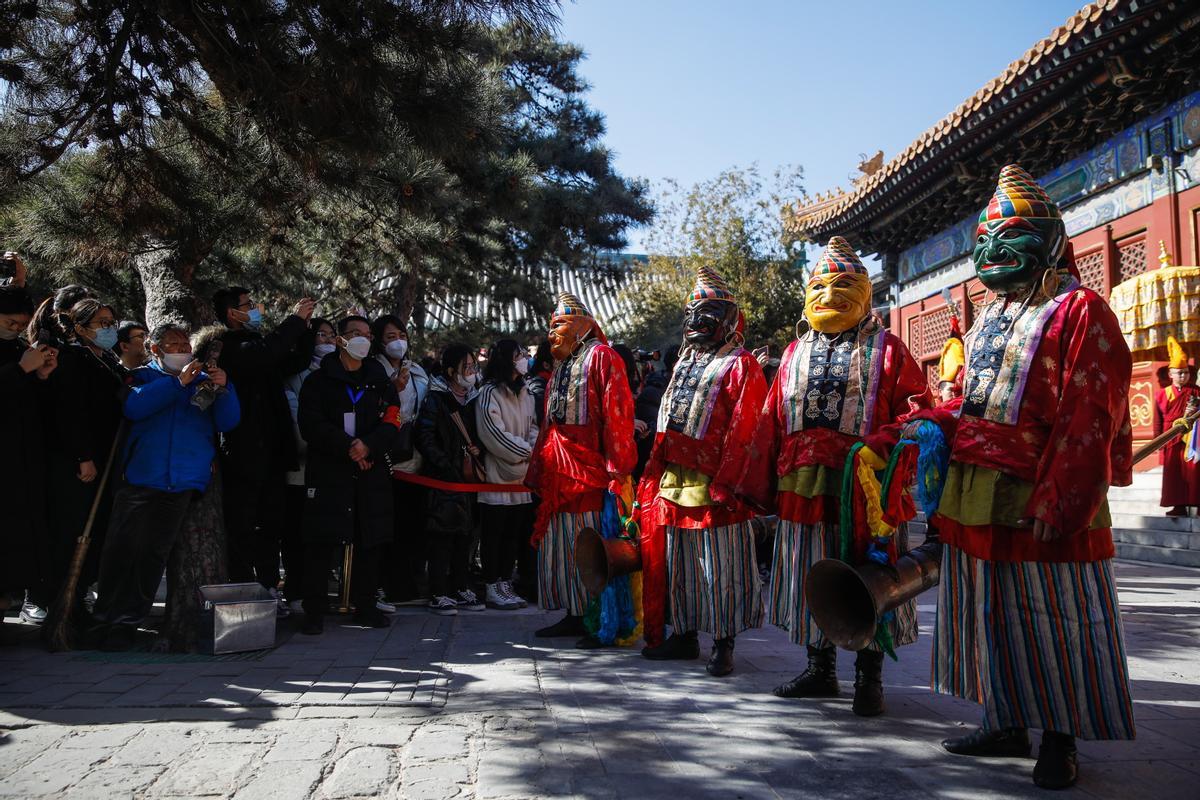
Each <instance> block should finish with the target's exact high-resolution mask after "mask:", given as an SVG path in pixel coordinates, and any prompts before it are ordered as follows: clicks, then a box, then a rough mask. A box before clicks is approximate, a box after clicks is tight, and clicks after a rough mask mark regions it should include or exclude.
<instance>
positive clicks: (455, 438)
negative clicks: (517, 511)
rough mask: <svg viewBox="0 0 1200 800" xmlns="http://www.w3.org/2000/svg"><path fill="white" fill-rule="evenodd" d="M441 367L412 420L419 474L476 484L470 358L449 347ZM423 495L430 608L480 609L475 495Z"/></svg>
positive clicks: (462, 349)
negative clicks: (473, 572) (473, 574)
mask: <svg viewBox="0 0 1200 800" xmlns="http://www.w3.org/2000/svg"><path fill="white" fill-rule="evenodd" d="M441 365H442V373H443V376H442V377H438V378H434V379H433V382H432V383H431V384H430V387H429V394H428V395H426V397H425V402H424V403H423V404H422V405H421V414H420V416H419V417H418V418H417V429H416V432H415V438H416V447H417V450H418V451H420V453H421V463H422V473H423V474H425V475H428V476H430V477H432V478H437V479H439V480H443V481H449V482H451V483H475V482H478V481H481V480H482V479H483V467H482V461H483V450H482V449H481V448H480V447H479V444H478V439H477V437H476V433H475V413H474V410H473V408H472V407H471V403H472V401H474V399H475V389H476V386H477V385H478V382H479V371H478V367H477V365H476V362H475V356H474V354H473V353H472V352H471V349H470V348H469V347H467V346H466V345H461V344H452V345H450V346H449V347H447V348H446V349H445V350H443V351H442V358H441ZM426 496H427V501H426V506H425V508H426V514H425V537H426V545H427V547H428V553H429V595H430V600H429V610H430V611H432V612H433V613H435V614H442V615H453V614H457V613H458V612H459V610H464V611H482V610H483V609H484V604H483V603H481V602H480V601H479V599H478V598H477V597H476V595H475V593H474V592H473V591H471V588H470V586H469V585H468V575H467V570H468V567H469V565H470V559H471V532H472V530H473V528H474V524H475V496H474V495H472V494H470V493H467V492H449V491H443V490H441V489H430V490H429V491H428V493H427V495H426Z"/></svg>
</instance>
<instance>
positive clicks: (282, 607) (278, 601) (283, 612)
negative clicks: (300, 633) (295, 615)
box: [267, 589, 292, 619]
mask: <svg viewBox="0 0 1200 800" xmlns="http://www.w3.org/2000/svg"><path fill="white" fill-rule="evenodd" d="M267 591H268V592H270V593H271V597H272V598H274V600H275V616H276V617H277V618H279V619H283V618H285V617H290V616H291V615H292V607H291V606H289V605H288V601H287V598H285V597H284V596H283V595H282V594H281V593H280V591H279V590H278V589H267Z"/></svg>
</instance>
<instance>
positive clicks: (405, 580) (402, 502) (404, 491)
mask: <svg viewBox="0 0 1200 800" xmlns="http://www.w3.org/2000/svg"><path fill="white" fill-rule="evenodd" d="M371 333H372V334H374V337H375V358H376V359H377V360H378V361H379V363H380V364H382V365H383V368H384V369H385V370H386V371H387V374H388V377H389V378H390V379H391V381H392V384H393V385H394V386H395V387H396V392H397V394H398V396H399V401H398V404H399V407H400V419H401V420H402V422H403V425H402V427H401V428H400V440H399V443H398V444H397V445H396V449H395V450H393V451H392V452H391V453H389V454H388V460H389V461H390V462H391V465H392V471H393V472H394V473H407V474H410V475H415V474H419V473H420V472H421V454H420V452H418V451H417V449H416V445H415V443H414V440H413V434H414V432H415V431H416V422H417V416H418V414H420V411H421V403H423V402H424V401H425V395H426V394H428V393H429V375H428V373H426V372H425V370H424V369H423V368H422V367H421V365H420V364H417V363H415V362H413V361H412V359H411V358H409V355H410V353H409V349H408V330H407V329H406V328H405V325H404V322H403V321H402V320H401V319H400V318H399V317H397V316H395V315H394V314H384V315H383V316H381V317H379V318H378V319H376V320H375V321H374V322H373V323H371ZM392 491H393V493H394V494H395V500H396V529H395V535H394V536H393V538H392V542H391V544H390V545H389V546H388V548H387V555H386V557H385V559H384V568H383V571H382V574H381V578H382V580H383V586H382V587H381V588H380V590H379V600H378V602H377V604H376V605H377V606H378V608H379V609H380V610H381V611H384V612H386V613H391V612H393V611H395V610H396V607H395V605H394V603H396V602H404V601H407V600H414V599H416V598H417V597H419V596H420V584H421V578H422V576H423V575H424V574H425V561H426V554H425V549H426V548H425V489H424V487H422V486H418V485H417V484H415V483H407V482H405V481H402V480H396V481H394V482H393V487H392Z"/></svg>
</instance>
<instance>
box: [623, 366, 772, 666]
mask: <svg viewBox="0 0 1200 800" xmlns="http://www.w3.org/2000/svg"><path fill="white" fill-rule="evenodd" d="M766 396H767V382H766V379H765V378H764V377H763V372H762V367H760V366H759V364H758V360H757V359H756V358H755V357H754V356H753V355H751V354H750V353H749V352H747V351H745V350H743V351H742V352H741V353H740V354H739V355H738V356H737V361H736V362H735V363H734V365H733V366H732V367H730V369H729V372H728V373H727V374H726V375H725V377H724V380H723V381H722V384H721V388H720V391H719V393H718V394H717V397H716V401H715V404H714V407H713V408H712V416H711V418H710V419H709V422H708V427H707V429H706V430H705V433H704V436H703V437H702V438H699V439H695V438H692V437H691V436H688V435H686V434H684V433H680V432H677V431H670V430H666V431H664V430H660V431H658V433H656V434H655V437H654V448H653V449H652V450H651V451H650V460H649V461H648V462H647V463H646V470H645V472H644V473H643V474H642V480H641V482H640V483H639V484H638V503H639V505H640V506H641V513H640V515H639V524H640V526H641V553H642V580H643V601H642V602H643V609H644V613H645V623H644V624H645V631H646V634H645V636H646V641H647V642H648V643H650V644H652V645H653V644H658V643H660V642H661V641H662V634H663V625H664V623H665V606H666V594H667V584H666V566H667V551H666V545H667V540H666V530H665V529H666V528H667V527H672V528H692V529H701V528H719V527H722V526H725V525H732V524H734V523H737V522H744V521H745V520H748V519H750V518H751V517H753V516H754V515H755V511H754V509H753V507H751V506H750V505H749V504H747V503H746V502H744V501H743V500H742V499H741V498H739V497H738V496H737V495H736V493H735V487H736V486H737V484H738V482H739V480H740V479H741V477H742V475H743V474H744V473H745V471H746V461H747V459H748V458H749V455H750V448H749V443H750V439H751V437H752V436H753V435H754V431H755V428H756V426H757V423H758V418H759V415H760V413H761V411H762V407H763V400H764V399H765V398H766ZM670 402H671V398H670V396H669V395H666V394H664V395H663V403H670ZM668 464H678V465H679V466H681V467H684V468H687V469H694V470H698V471H700V472H702V473H704V474H705V475H708V476H710V477H711V478H712V483H710V484H709V496H710V497H711V498H712V500H713V502H714V503H715V505H710V506H700V507H696V508H688V507H685V506H680V505H676V504H675V503H673V502H671V501H670V500H667V499H665V498H663V497H659V481H660V479H661V478H662V474H663V471H664V470H665V469H666V467H667V465H668Z"/></svg>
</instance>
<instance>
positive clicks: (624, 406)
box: [593, 350, 637, 477]
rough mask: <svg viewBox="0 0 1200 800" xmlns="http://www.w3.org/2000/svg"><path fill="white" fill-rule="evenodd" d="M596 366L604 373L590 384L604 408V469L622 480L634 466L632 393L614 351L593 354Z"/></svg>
mask: <svg viewBox="0 0 1200 800" xmlns="http://www.w3.org/2000/svg"><path fill="white" fill-rule="evenodd" d="M595 363H596V366H597V367H599V368H600V369H601V370H603V372H602V376H601V380H600V381H598V382H595V383H593V385H594V386H597V387H599V388H600V391H601V394H602V398H601V402H602V404H603V408H604V414H603V415H602V418H601V420H600V425H601V430H600V435H601V445H602V447H603V448H604V454H603V455H604V469H605V471H607V472H608V474H609V475H614V476H617V475H619V476H621V477H624V476H626V475H629V474H630V473H631V472H633V469H634V467H636V466H637V445H636V444H635V443H634V440H633V393H632V392H631V391H630V390H629V380H628V378H626V377H625V365H624V363H623V362H621V361H620V356H617V355H616V353H615V352H614V351H612V350H607V351H601V352H599V353H596V358H595Z"/></svg>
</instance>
